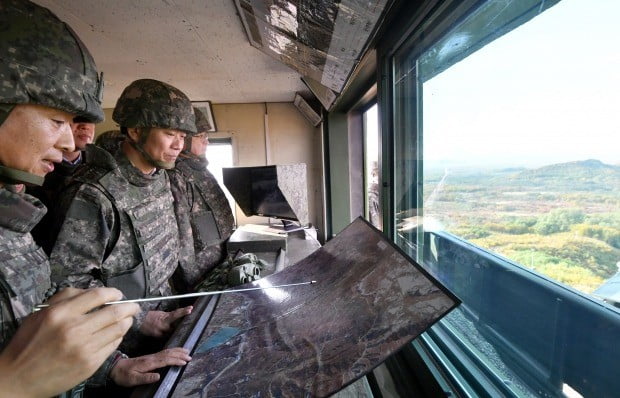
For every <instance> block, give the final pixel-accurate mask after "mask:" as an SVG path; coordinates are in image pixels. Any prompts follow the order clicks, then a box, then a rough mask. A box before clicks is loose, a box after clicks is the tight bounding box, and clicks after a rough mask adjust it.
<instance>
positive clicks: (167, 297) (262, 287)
mask: <svg viewBox="0 0 620 398" xmlns="http://www.w3.org/2000/svg"><path fill="white" fill-rule="evenodd" d="M314 283H316V281H309V282H299V283H288V284H285V285H275V286H261V287H249V288H246V289H236V290H219V291H215V292H198V293H187V294H177V295H174V296H162V297H147V298H141V299H133V300H119V301H110V302H108V303H104V305H112V304H124V303H144V302H146V301H160V300H175V299H181V298H187V297H200V296H213V295H216V294H221V293H238V292H248V291H250V290H265V289H275V288H282V287H290V286H301V285H312V284H314ZM49 306H50V304H39V305H37V306H36V307H35V308H34V310H35V311H38V310H40V309H43V308H47V307H49Z"/></svg>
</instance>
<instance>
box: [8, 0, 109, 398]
mask: <svg viewBox="0 0 620 398" xmlns="http://www.w3.org/2000/svg"><path fill="white" fill-rule="evenodd" d="M102 95H103V79H102V77H101V76H100V75H98V73H97V68H96V65H95V62H94V60H93V58H92V56H91V55H90V53H89V51H88V49H87V48H86V47H85V46H84V44H83V43H82V42H81V40H80V39H79V37H77V35H76V34H75V32H73V30H71V28H70V27H69V26H68V25H66V24H65V23H64V22H62V21H61V20H59V19H58V18H57V17H56V16H55V15H54V14H53V13H51V12H50V11H49V10H48V9H46V8H43V7H40V6H38V5H36V4H34V3H31V2H29V1H26V0H2V2H1V3H0V124H1V123H2V122H3V121H4V119H5V118H6V117H7V116H8V114H9V113H10V112H11V110H12V108H13V107H14V106H15V105H17V104H37V105H42V106H47V107H50V108H54V109H60V110H63V111H66V112H68V113H70V114H73V115H74V116H85V117H87V118H89V119H90V120H93V121H95V122H99V121H102V120H103V109H102V108H101V98H102ZM22 183H29V184H35V185H41V184H42V183H43V178H42V177H40V176H37V175H33V174H30V173H27V172H25V171H22V170H16V169H12V168H11V167H9V166H8V165H3V164H0V317H1V318H0V330H1V333H2V334H1V336H0V350H1V349H3V348H4V347H5V346H6V344H7V343H8V342H9V340H10V339H11V338H12V336H13V334H14V333H15V332H16V330H17V327H18V326H19V324H20V322H21V320H22V318H24V317H25V316H26V315H28V314H29V313H30V312H31V310H32V308H33V305H35V304H39V303H41V302H42V301H44V300H45V299H46V298H47V297H48V296H49V295H51V294H52V293H54V292H55V289H54V286H53V285H52V283H51V280H50V266H49V262H48V259H47V256H46V255H45V253H43V251H42V250H41V249H40V248H39V247H38V246H37V245H36V244H35V243H34V241H33V239H32V236H31V235H30V231H31V230H32V228H33V227H34V225H35V224H36V223H37V222H39V220H40V219H41V218H42V217H43V215H44V214H45V212H46V209H45V206H44V205H43V204H42V203H41V202H40V201H39V200H38V199H36V198H34V197H32V196H30V195H27V194H19V193H16V192H15V185H11V184H22ZM50 343H52V344H53V342H50ZM111 359H113V358H111ZM110 364H111V362H110V361H108V362H106V363H104V364H103V365H102V366H101V367H100V369H99V370H98V371H97V373H96V375H94V376H93V377H92V378H91V379H89V380H90V381H92V382H93V383H101V384H103V383H105V378H106V375H107V371H108V370H109V366H110ZM81 390H82V388H81V387H77V388H75V389H73V390H72V391H71V392H69V393H68V394H70V396H72V397H77V396H80V395H81ZM64 395H65V394H63V396H64Z"/></svg>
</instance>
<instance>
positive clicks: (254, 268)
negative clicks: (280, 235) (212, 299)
mask: <svg viewBox="0 0 620 398" xmlns="http://www.w3.org/2000/svg"><path fill="white" fill-rule="evenodd" d="M265 266H266V264H265V263H264V262H263V260H261V259H259V258H258V257H256V255H255V254H254V253H245V254H243V253H238V254H237V255H236V256H232V255H230V256H228V258H227V259H226V261H224V262H222V263H221V264H219V265H217V266H216V267H215V268H213V269H212V270H211V272H209V274H208V275H207V277H206V278H205V279H204V280H203V281H202V282H200V283H199V284H198V286H197V287H196V291H198V292H214V291H219V290H225V289H229V288H232V287H235V286H239V285H243V284H244V283H249V282H253V281H256V280H259V279H260V272H261V271H262V270H264V269H265Z"/></svg>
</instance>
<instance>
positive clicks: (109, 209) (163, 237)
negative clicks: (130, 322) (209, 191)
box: [50, 145, 179, 355]
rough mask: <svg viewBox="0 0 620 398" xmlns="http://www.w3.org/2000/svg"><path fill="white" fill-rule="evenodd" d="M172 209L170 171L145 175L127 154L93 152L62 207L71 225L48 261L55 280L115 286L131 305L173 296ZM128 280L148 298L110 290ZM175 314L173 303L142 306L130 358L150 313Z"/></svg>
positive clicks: (175, 244)
mask: <svg viewBox="0 0 620 398" xmlns="http://www.w3.org/2000/svg"><path fill="white" fill-rule="evenodd" d="M172 201H173V199H172V195H171V193H170V184H169V182H168V177H167V174H166V173H165V172H164V171H162V170H159V171H157V172H156V173H154V174H153V175H145V174H143V173H141V172H140V171H139V170H138V169H136V168H135V167H133V166H132V165H131V164H130V162H129V160H128V159H127V158H126V156H125V155H124V154H123V152H122V151H121V150H118V151H117V152H116V153H115V154H114V156H112V155H111V154H110V153H108V152H106V151H105V150H103V149H101V148H99V147H97V146H95V145H89V146H88V147H87V149H86V163H85V165H84V166H83V167H81V168H80V169H79V170H78V171H77V172H76V174H75V175H74V180H73V182H72V183H71V185H70V186H69V187H68V189H67V190H65V191H64V192H63V193H62V194H61V196H60V199H59V209H60V211H61V212H63V214H65V217H64V221H63V222H62V226H61V227H60V233H59V235H58V238H57V240H56V244H55V246H54V248H53V250H52V254H51V257H50V261H51V264H52V277H53V280H55V281H58V282H60V283H61V285H62V286H64V285H71V286H75V287H82V288H86V287H93V286H115V287H117V288H120V289H121V290H122V291H123V293H124V294H125V296H126V297H128V298H133V297H136V295H137V296H139V297H144V296H147V295H148V296H163V295H169V294H172V289H171V286H170V284H169V283H168V279H169V278H170V277H171V276H172V274H173V273H174V271H175V269H176V268H177V265H178V254H179V240H178V228H177V223H176V219H175V216H174V211H173V205H172ZM127 275H130V276H131V275H137V276H142V277H143V283H144V284H145V285H146V286H144V287H145V289H146V291H141V292H139V293H136V292H137V290H135V289H133V290H130V291H128V290H125V288H124V287H123V286H125V285H123V286H119V285H115V284H114V283H112V281H115V280H118V279H117V278H118V277H122V276H127ZM134 287H135V286H134ZM174 306H175V303H174V302H171V301H162V302H150V303H143V304H142V309H143V311H142V312H141V314H139V315H138V317H137V319H136V322H134V327H133V329H132V330H131V331H130V332H129V333H128V334H127V335H126V337H125V339H124V341H123V343H122V345H121V347H122V349H123V350H125V352H127V353H128V354H130V355H133V352H134V350H138V348H137V347H138V346H139V340H140V336H138V335H137V329H138V328H139V326H140V325H141V323H142V320H143V319H144V316H145V315H146V312H147V311H149V310H154V309H159V310H164V311H168V310H171V309H173V308H174Z"/></svg>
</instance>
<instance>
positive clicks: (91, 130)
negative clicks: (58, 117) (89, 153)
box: [71, 122, 95, 151]
mask: <svg viewBox="0 0 620 398" xmlns="http://www.w3.org/2000/svg"><path fill="white" fill-rule="evenodd" d="M71 129H72V130H73V140H74V141H75V149H76V150H80V151H83V150H84V149H86V145H87V144H92V142H93V139H94V138H95V123H85V122H78V123H71Z"/></svg>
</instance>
